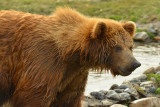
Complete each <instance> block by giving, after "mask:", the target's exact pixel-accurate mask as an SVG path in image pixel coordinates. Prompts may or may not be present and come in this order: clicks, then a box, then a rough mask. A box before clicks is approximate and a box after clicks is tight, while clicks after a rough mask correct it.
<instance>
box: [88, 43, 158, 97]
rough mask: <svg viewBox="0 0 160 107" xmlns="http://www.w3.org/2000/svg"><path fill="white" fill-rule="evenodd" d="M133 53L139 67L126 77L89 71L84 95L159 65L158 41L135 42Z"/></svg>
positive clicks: (106, 87) (119, 82)
mask: <svg viewBox="0 0 160 107" xmlns="http://www.w3.org/2000/svg"><path fill="white" fill-rule="evenodd" d="M133 54H134V56H135V57H136V59H137V60H138V61H139V62H141V64H142V65H141V67H139V68H137V69H136V70H135V71H134V72H133V73H132V74H131V75H129V76H126V77H123V76H116V77H113V76H112V75H111V74H110V73H107V72H106V73H101V74H97V73H96V72H94V71H90V73H89V77H88V82H87V86H86V90H85V95H88V94H89V93H90V92H92V91H100V90H108V89H109V88H110V87H111V85H113V84H119V85H120V84H121V83H122V82H123V81H125V80H130V79H132V78H134V77H137V76H139V75H141V74H142V73H143V72H144V70H146V69H148V68H150V67H156V66H158V65H160V43H149V44H143V43H135V49H134V51H133Z"/></svg>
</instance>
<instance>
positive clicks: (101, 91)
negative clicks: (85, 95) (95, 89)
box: [99, 90, 107, 95]
mask: <svg viewBox="0 0 160 107" xmlns="http://www.w3.org/2000/svg"><path fill="white" fill-rule="evenodd" d="M99 92H100V93H103V94H105V95H106V94H107V91H105V90H100V91H99Z"/></svg>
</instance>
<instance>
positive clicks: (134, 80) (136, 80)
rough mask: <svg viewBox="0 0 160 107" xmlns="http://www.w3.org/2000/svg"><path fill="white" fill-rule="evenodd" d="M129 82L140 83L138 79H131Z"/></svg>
mask: <svg viewBox="0 0 160 107" xmlns="http://www.w3.org/2000/svg"><path fill="white" fill-rule="evenodd" d="M129 82H131V83H139V82H141V81H140V80H139V79H137V78H133V79H131V80H130V81H129Z"/></svg>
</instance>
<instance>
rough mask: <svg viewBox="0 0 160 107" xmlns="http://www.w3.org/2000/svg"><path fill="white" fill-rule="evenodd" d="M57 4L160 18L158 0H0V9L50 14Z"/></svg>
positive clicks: (144, 19) (92, 12) (142, 19)
mask: <svg viewBox="0 0 160 107" xmlns="http://www.w3.org/2000/svg"><path fill="white" fill-rule="evenodd" d="M58 6H68V7H72V8H75V9H76V10H78V11H80V12H81V13H83V14H85V15H88V16H92V17H93V16H95V17H103V18H111V19H115V20H132V21H135V22H139V23H148V22H152V21H157V20H159V19H160V1H159V0H0V10H9V9H14V10H18V11H25V12H30V13H36V14H42V15H49V14H51V13H52V12H53V11H54V9H55V8H56V7H58Z"/></svg>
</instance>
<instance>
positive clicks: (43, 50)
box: [0, 8, 135, 107]
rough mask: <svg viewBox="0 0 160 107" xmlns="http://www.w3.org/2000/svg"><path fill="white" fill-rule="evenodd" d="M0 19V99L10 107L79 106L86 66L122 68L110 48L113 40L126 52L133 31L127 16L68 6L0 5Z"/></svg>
mask: <svg viewBox="0 0 160 107" xmlns="http://www.w3.org/2000/svg"><path fill="white" fill-rule="evenodd" d="M0 25H1V27H0V105H2V104H4V103H5V102H7V101H10V103H11V105H12V106H13V107H49V106H50V107H52V106H53V107H80V106H81V99H82V97H83V92H84V89H85V85H86V81H87V76H88V69H89V68H94V69H110V70H111V72H112V74H113V75H118V74H121V73H119V71H118V70H117V69H116V70H115V68H116V65H114V63H115V62H116V61H115V60H116V58H117V57H118V58H119V57H120V56H119V55H116V53H115V54H112V53H114V52H113V51H114V47H115V46H116V45H117V44H118V45H121V46H122V47H123V48H124V49H125V50H127V51H125V52H126V53H129V54H131V53H132V52H130V51H129V49H128V48H129V46H132V45H133V43H132V36H133V35H134V31H135V25H134V24H133V23H132V22H127V23H119V22H116V21H113V20H109V19H100V18H87V17H85V16H83V15H81V14H79V13H77V12H76V11H74V10H72V9H69V8H59V9H57V10H56V11H55V13H54V14H53V15H51V16H41V15H35V14H29V13H23V12H17V11H13V10H11V11H0ZM122 56H123V55H122ZM114 57H115V58H114ZM122 59H126V60H128V58H122ZM118 62H120V63H122V64H121V66H126V65H127V63H128V62H126V61H123V60H122V61H118ZM130 62H131V60H130ZM113 65H114V66H113ZM121 75H123V74H121Z"/></svg>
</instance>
